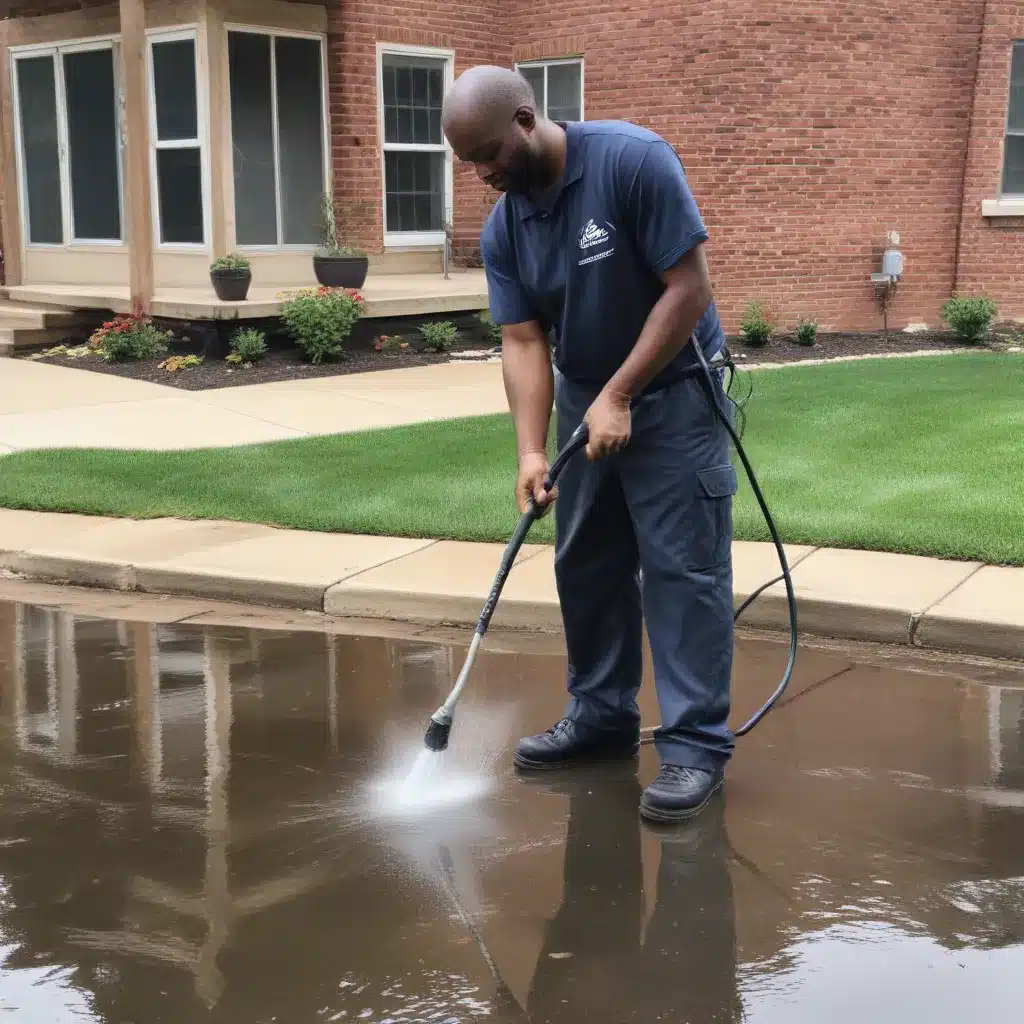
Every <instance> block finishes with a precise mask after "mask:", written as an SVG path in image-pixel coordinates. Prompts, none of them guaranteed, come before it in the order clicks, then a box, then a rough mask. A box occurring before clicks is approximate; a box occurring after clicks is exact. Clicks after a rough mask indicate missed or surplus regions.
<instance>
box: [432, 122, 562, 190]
mask: <svg viewBox="0 0 1024 1024" xmlns="http://www.w3.org/2000/svg"><path fill="white" fill-rule="evenodd" d="M523 120H526V121H527V122H528V124H527V125H524V124H523V123H522V122H523ZM533 125H534V121H533V118H532V116H530V117H527V118H523V117H521V116H517V117H516V119H515V120H513V121H511V122H510V123H509V124H508V125H505V126H504V128H502V126H498V127H497V129H495V126H493V125H481V124H474V123H472V122H471V121H469V120H468V119H464V120H463V119H460V120H455V121H453V122H452V123H451V124H449V125H446V126H445V133H446V135H447V136H448V141H449V142H450V143H451V146H452V149H453V150H454V151H455V155H456V156H457V157H458V158H459V159H460V160H462V161H463V162H465V163H471V164H473V166H474V168H475V169H476V173H477V177H479V178H480V180H481V181H482V182H483V183H484V184H485V185H490V186H491V188H493V189H494V190H495V191H497V192H518V193H519V194H520V195H528V194H529V193H530V192H532V191H535V190H537V189H538V188H542V187H543V186H544V185H545V184H547V180H546V179H547V169H546V165H545V162H544V160H543V158H542V156H541V154H540V153H539V151H538V148H537V136H536V134H535V133H534V131H533Z"/></svg>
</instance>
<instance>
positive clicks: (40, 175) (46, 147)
mask: <svg viewBox="0 0 1024 1024" xmlns="http://www.w3.org/2000/svg"><path fill="white" fill-rule="evenodd" d="M17 67H18V96H19V102H20V105H21V140H22V147H23V149H24V155H25V192H26V194H27V196H28V239H29V241H30V242H35V243H37V244H50V245H59V244H61V243H62V242H63V241H64V218H63V214H62V212H61V192H60V159H59V155H58V147H57V87H56V75H55V72H54V63H53V58H52V57H32V58H31V59H25V60H19V61H18V62H17Z"/></svg>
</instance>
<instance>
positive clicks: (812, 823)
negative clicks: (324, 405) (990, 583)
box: [0, 604, 1024, 1024]
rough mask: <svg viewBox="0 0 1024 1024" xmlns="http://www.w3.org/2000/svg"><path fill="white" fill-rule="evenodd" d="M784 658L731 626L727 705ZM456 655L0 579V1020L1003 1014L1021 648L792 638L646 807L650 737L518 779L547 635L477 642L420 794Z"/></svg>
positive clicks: (1016, 839) (1017, 845) (554, 658)
mask: <svg viewBox="0 0 1024 1024" xmlns="http://www.w3.org/2000/svg"><path fill="white" fill-rule="evenodd" d="M785 654H786V650H785V646H784V644H780V643H775V642H772V641H768V640H742V641H741V642H740V645H739V648H738V651H737V660H736V674H737V687H736V697H735V703H736V712H735V717H736V720H737V721H739V720H741V719H745V718H746V717H747V715H748V714H749V712H750V711H751V710H752V709H754V708H756V707H757V706H758V705H759V703H760V701H761V700H763V699H764V697H765V696H766V695H767V694H768V693H770V692H771V689H772V688H773V685H774V682H775V680H776V679H777V678H778V674H779V672H780V671H781V668H782V665H783V664H784V662H785ZM463 655H464V649H463V647H462V646H460V644H459V643H455V644H454V645H452V644H448V643H441V642H438V641H430V640H425V639H422V640H416V641H405V640H400V639H396V638H360V637H351V636H331V635H325V634H319V633H286V632H273V631H268V630H263V631H258V630H250V629H245V628H223V629H218V628H212V627H201V626H181V625H172V626H166V625H155V626H154V625H149V624H146V623H138V622H128V621H125V622H108V621H104V620H100V619H94V618H82V617H74V616H72V615H70V614H68V613H65V612H61V611H59V610H51V609H46V608H38V607H33V606H26V605H16V604H0V1011H3V1013H2V1014H0V1016H2V1019H8V1018H9V1019H11V1020H17V1021H18V1022H19V1024H22V1022H24V1024H41V1022H58V1021H59V1022H69V1021H76V1022H77V1021H84V1022H102V1024H135V1022H146V1024H150V1022H174V1024H183V1022H188V1024H202V1022H205V1021H210V1022H214V1021H216V1022H222V1024H265V1022H267V1024H269V1022H274V1021H279V1022H282V1024H305V1022H310V1024H318V1022H321V1021H345V1022H354V1021H367V1022H370V1024H388V1022H401V1021H430V1022H439V1024H453V1022H471V1021H478V1020H480V1021H489V1022H493V1021H497V1022H502V1024H504V1022H510V1024H511V1022H524V1021H537V1022H556V1021H557V1022H566V1024H575V1022H590V1021H594V1022H608V1024H624V1022H628V1021H637V1022H644V1024H646V1022H654V1021H671V1022H683V1021H690V1022H693V1024H710V1022H719V1021H721V1022H739V1021H741V1020H742V1021H745V1022H754V1024H783V1022H784V1024H804V1022H806V1024H812V1022H813V1024H820V1022H821V1021H822V1020H828V1021H829V1022H830V1024H854V1022H856V1024H861V1022H863V1021H866V1020H870V1021H872V1022H875V1024H880V1022H894V1024H895V1022H897V1021H899V1022H904V1021H907V1020H917V1019H921V1020H925V1019H927V1020H929V1021H931V1022H933V1024H947V1022H950V1024H951V1022H964V1024H967V1022H974V1021H977V1020H979V1019H991V1020H1012V1019H1016V1018H1017V1017H1018V1016H1019V991H1020V978H1021V976H1022V973H1024V859H1022V855H1021V851H1022V850H1024V675H1022V674H1021V673H1020V672H1019V671H1016V672H1015V671H1012V670H1010V669H1006V670H1005V671H1003V670H1000V669H993V668H991V667H984V666H980V665H970V664H967V663H953V662H950V663H948V664H944V663H942V662H940V661H939V660H937V659H934V658H932V659H930V660H928V659H925V660H924V661H922V660H920V659H917V660H915V661H914V662H909V661H908V662H904V661H902V660H901V659H900V658H899V657H893V656H891V655H888V656H884V657H883V656H878V655H877V654H870V655H869V652H868V651H867V649H864V650H863V651H856V650H854V651H853V653H851V650H850V649H835V650H825V649H817V650H805V651H804V652H802V654H801V658H800V661H799V662H798V669H797V675H796V678H795V679H794V683H793V687H792V690H791V693H790V695H789V697H788V699H787V703H786V704H785V706H784V707H781V708H780V709H778V710H777V711H776V712H775V713H773V714H772V715H771V716H770V717H769V718H768V719H767V720H766V721H765V722H764V723H763V724H762V725H761V726H760V727H759V728H758V729H757V730H756V731H755V732H754V733H752V734H751V735H750V736H748V737H746V738H745V739H743V740H741V741H739V743H738V749H737V756H736V758H735V760H734V762H733V765H732V767H731V769H730V774H729V780H728V784H727V788H726V793H725V797H724V799H723V800H722V801H720V802H718V803H716V804H714V805H713V806H712V807H711V808H709V810H708V812H707V813H706V814H705V815H703V816H702V817H701V818H700V819H698V821H697V822H696V823H695V824H693V825H691V826H689V827H687V828H683V829H676V830H669V831H658V830H649V829H647V828H645V827H643V826H642V825H641V824H640V822H639V820H638V817H637V804H638V801H639V796H640V792H641V787H642V786H643V785H644V784H645V783H646V782H647V781H649V779H650V778H651V777H652V776H653V775H654V773H655V771H656V770H657V764H656V761H655V757H654V754H653V751H652V750H651V748H649V747H645V748H644V751H643V754H642V757H641V763H640V769H639V773H638V774H637V773H635V772H631V771H629V770H623V769H621V768H617V769H604V770H599V769H594V770H591V771H588V772H586V773H582V774H579V775H564V776H556V777H547V776H545V777H541V778H538V779H519V778H517V777H516V776H515V775H514V773H513V772H511V771H510V769H509V767H508V765H509V759H510V752H511V748H512V746H513V744H514V743H515V740H516V738H517V737H518V736H519V735H520V734H521V733H522V732H523V731H531V732H532V731H534V730H537V729H541V728H545V727H546V726H547V725H549V724H550V723H551V721H553V720H554V718H555V717H557V715H558V714H559V713H560V711H561V709H562V706H563V694H562V689H561V686H562V673H563V671H564V662H563V659H562V658H561V657H560V656H559V655H557V654H553V653H550V652H548V653H544V652H540V653H532V654H512V653H494V652H484V653H482V654H481V657H480V659H479V661H478V663H477V666H478V667H477V671H476V672H475V673H474V679H473V682H472V683H471V686H470V689H469V691H467V694H466V697H465V699H464V702H463V704H462V705H461V706H460V710H459V715H458V717H457V719H456V725H455V728H454V730H453V733H452V742H451V749H450V751H449V753H447V754H445V755H443V756H442V757H441V759H440V760H438V761H434V762H432V763H431V764H430V765H429V766H428V767H427V769H426V770H424V771H422V772H421V773H419V774H418V775H416V776H415V777H414V783H415V784H414V785H413V784H410V782H409V779H410V772H411V770H412V768H413V766H414V763H415V762H416V759H417V758H418V757H419V755H420V751H421V749H422V747H421V743H422V736H423V730H424V728H425V726H426V722H427V719H428V718H429V716H430V714H431V713H432V712H433V711H434V710H435V708H436V707H437V705H438V703H439V701H440V700H441V699H443V697H444V696H445V695H446V693H447V692H448V689H449V687H450V685H451V682H452V680H453V679H454V677H455V675H456V674H457V672H458V669H459V667H460V666H461V661H462V657H463ZM861 655H863V657H861ZM830 677H835V678H832V679H830ZM823 680H830V681H828V682H823ZM646 689H647V691H648V692H647V696H646V697H645V700H646V701H647V703H646V704H645V706H644V710H645V714H647V715H648V716H650V715H651V714H652V713H653V707H652V705H651V703H650V695H649V690H650V688H649V687H647V688H646ZM649 724H653V719H651V718H649Z"/></svg>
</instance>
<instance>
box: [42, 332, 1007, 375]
mask: <svg viewBox="0 0 1024 1024" xmlns="http://www.w3.org/2000/svg"><path fill="white" fill-rule="evenodd" d="M68 340H69V344H80V343H81V341H82V340H84V339H73V340H72V339H68ZM1021 344H1024V325H1021V324H1013V323H1007V324H1000V325H997V326H996V327H995V328H994V329H993V331H992V334H991V336H990V338H989V340H988V341H987V342H985V343H983V344H980V345H977V346H975V348H978V349H988V350H993V351H996V350H1001V349H1005V348H1006V347H1007V346H1008V345H1021ZM958 347H961V346H960V343H958V342H957V340H956V339H955V338H954V337H953V335H952V334H950V333H947V332H943V331H920V332H917V333H913V334H907V333H903V332H892V333H890V334H889V337H888V338H885V337H884V336H883V334H882V333H881V332H877V333H872V332H863V333H820V334H819V335H818V341H817V344H816V345H813V346H806V347H805V346H802V345H798V344H796V343H795V342H794V341H792V340H791V339H790V338H789V337H775V338H773V339H772V340H771V341H770V342H769V343H768V344H767V345H765V346H760V347H755V346H751V345H748V344H746V343H745V342H744V341H743V340H742V339H740V338H730V339H729V350H730V352H731V353H732V356H733V359H734V360H735V362H736V364H737V365H738V366H741V367H742V366H744V365H754V364H758V363H778V364H788V363H799V362H806V361H809V360H821V359H837V358H842V357H848V356H869V355H898V354H903V355H909V354H911V353H914V352H922V351H928V350H933V349H937V350H943V349H953V348H958ZM175 351H180V350H177V349H176V350H175ZM459 351H465V352H467V353H469V352H472V353H474V354H477V353H481V352H484V353H486V351H487V348H486V345H481V344H479V343H477V342H474V343H472V344H471V345H466V346H460V347H458V348H456V349H455V350H454V354H455V355H457V354H458V352H459ZM476 357H477V358H481V356H479V355H478V356H476ZM41 361H42V362H47V363H54V364H56V365H58V366H71V367H75V368H76V369H85V370H92V371H94V372H97V373H110V374H115V375H117V376H120V377H131V378H134V379H135V380H145V381H152V382H155V383H157V384H166V385H169V386H170V387H175V388H180V389H181V390H183V391H205V390H207V389H210V388H226V387H239V386H242V385H246V384H262V383H266V382H270V381H285V380H308V379H310V378H313V377H336V376H341V375H345V374H352V373H368V372H372V371H375V370H388V369H398V368H400V367H409V366H430V365H433V364H437V363H447V362H451V361H452V354H444V353H431V352H422V351H413V350H407V351H403V352H377V351H374V349H373V348H369V347H366V348H364V347H353V348H351V349H348V350H347V351H346V352H345V354H344V355H343V356H342V357H341V358H340V359H338V360H336V361H333V362H327V363H321V364H320V365H317V366H314V365H313V364H312V363H310V362H308V361H307V360H306V358H305V356H304V355H303V354H302V353H301V352H300V351H299V350H298V349H295V348H290V347H272V348H271V350H270V352H269V353H268V354H267V356H266V357H265V358H264V359H263V360H261V361H260V362H259V363H257V364H255V365H254V366H252V367H250V368H245V367H233V366H231V365H229V364H227V363H225V362H224V361H223V359H212V358H211V359H207V360H206V361H205V362H204V363H203V364H202V365H201V366H194V367H189V368H187V369H184V370H179V371H178V372H176V373H168V372H167V371H166V370H162V369H160V366H159V363H160V360H152V361H147V362H125V363H108V362H106V361H105V360H103V359H101V358H99V357H98V356H91V355H90V356H85V357H82V358H78V359H74V358H68V357H67V356H47V357H45V358H44V359H42V360H41Z"/></svg>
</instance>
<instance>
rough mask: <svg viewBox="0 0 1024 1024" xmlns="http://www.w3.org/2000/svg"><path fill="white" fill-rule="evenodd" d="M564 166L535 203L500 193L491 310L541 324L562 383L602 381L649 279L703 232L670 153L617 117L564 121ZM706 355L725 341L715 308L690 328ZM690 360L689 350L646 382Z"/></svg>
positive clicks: (649, 288) (643, 314) (499, 319)
mask: <svg viewBox="0 0 1024 1024" xmlns="http://www.w3.org/2000/svg"><path fill="white" fill-rule="evenodd" d="M563 127H564V128H565V132H566V160H565V172H564V174H563V176H562V180H561V181H560V182H559V183H558V184H557V185H556V186H554V188H553V189H552V190H551V191H550V194H549V195H547V196H545V197H544V198H543V199H542V200H540V201H538V202H536V203H534V202H531V201H530V200H529V199H528V198H526V197H525V196H521V195H515V196H513V195H509V194H508V193H505V194H503V195H502V196H501V197H499V199H498V201H497V202H496V203H495V204H494V207H493V208H492V210H491V213H490V215H489V216H488V218H487V221H486V222H485V224H484V227H483V230H482V231H481V235H480V248H481V252H482V255H483V263H484V269H485V271H486V274H487V286H488V294H489V303H490V312H491V317H492V319H493V320H494V321H495V322H496V323H499V324H515V323H522V322H523V321H526V320H538V321H540V323H541V325H542V326H543V327H544V329H545V330H553V333H554V351H553V357H554V362H555V365H556V366H557V367H558V370H559V371H560V372H561V373H562V374H563V375H564V376H565V377H567V378H568V379H569V380H571V381H574V382H576V383H579V384H581V385H584V386H589V387H594V388H600V387H602V386H603V385H604V384H605V383H607V381H608V380H609V379H610V378H611V377H612V376H613V375H614V374H615V372H616V371H617V370H618V369H619V367H620V366H621V365H622V363H623V362H624V361H625V359H626V357H627V356H628V355H629V353H630V351H631V350H632V348H633V346H634V345H635V344H636V342H637V339H638V338H639V337H640V332H641V331H642V330H643V327H644V324H645V323H646V321H647V317H648V315H649V314H650V312H651V309H652V308H653V307H654V305H655V303H656V302H657V301H658V299H659V298H660V296H661V295H662V293H663V292H664V290H665V286H664V284H663V283H662V281H661V279H660V277H659V276H658V275H659V274H660V273H661V272H663V271H665V270H667V269H668V268H669V267H672V266H673V265H674V264H676V263H677V262H678V261H679V260H680V258H681V257H682V256H683V255H684V254H685V253H686V252H688V251H689V250H690V249H692V248H693V247H694V246H695V245H697V244H699V243H700V242H703V241H704V240H706V239H707V237H708V233H707V230H706V229H705V227H704V223H703V221H702V219H701V215H700V212H699V211H698V209H697V204H696V202H695V201H694V198H693V196H692V194H691V193H690V188H689V185H688V184H687V181H686V174H685V172H684V170H683V166H682V164H681V163H680V160H679V157H678V156H677V155H676V151H675V150H674V149H673V148H672V147H671V146H670V145H669V144H668V143H667V142H666V141H665V140H664V139H662V138H661V137H660V136H659V135H656V134H655V133H654V132H651V131H648V130H647V129H645V128H640V127H638V126H636V125H633V124H630V123H628V122H625V121H583V122H571V123H569V124H564V125H563ZM696 334H697V338H698V340H699V342H700V344H701V345H702V347H703V350H704V353H705V355H706V357H707V358H708V359H710V358H711V357H712V356H714V355H716V354H717V353H718V352H719V350H720V349H721V348H722V346H723V345H724V344H725V333H724V331H723V329H722V324H721V321H720V320H719V318H718V311H717V309H716V308H715V305H714V303H712V305H711V306H710V307H709V308H708V310H707V311H706V312H705V314H704V316H703V317H702V318H701V320H700V323H699V324H698V325H697V330H696ZM695 363H696V356H695V354H694V352H693V349H692V347H691V346H689V345H687V346H686V347H685V348H684V349H683V350H682V352H680V354H679V355H678V356H677V357H676V359H675V360H674V361H673V363H672V364H670V365H669V366H668V367H666V368H665V369H664V370H663V371H662V372H661V373H660V374H659V376H658V378H657V379H656V380H654V381H652V383H651V385H650V388H651V389H653V388H657V387H661V386H663V385H665V384H667V383H670V382H671V381H672V380H673V379H674V378H676V377H678V376H679V375H680V374H681V372H684V371H686V370H688V369H690V368H691V367H692V366H693V365H694V364H695Z"/></svg>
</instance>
